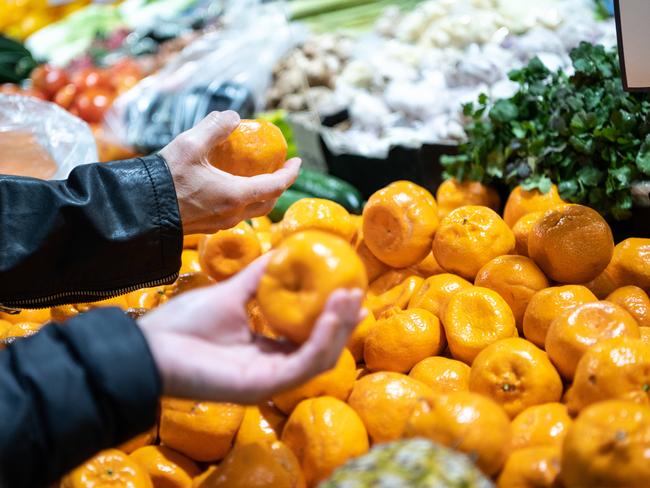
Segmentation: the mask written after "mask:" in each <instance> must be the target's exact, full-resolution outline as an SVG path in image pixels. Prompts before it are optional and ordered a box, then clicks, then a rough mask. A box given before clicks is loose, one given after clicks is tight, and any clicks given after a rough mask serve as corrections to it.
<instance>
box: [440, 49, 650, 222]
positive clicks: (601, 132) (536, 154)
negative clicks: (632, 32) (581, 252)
mask: <svg viewBox="0 0 650 488" xmlns="http://www.w3.org/2000/svg"><path fill="white" fill-rule="evenodd" d="M571 59H572V61H573V66H574V68H575V74H574V75H573V76H570V77H569V76H567V75H566V74H564V73H562V72H559V71H558V72H557V73H551V72H550V71H549V70H548V69H547V68H546V67H545V66H544V64H543V63H542V62H541V61H540V60H539V59H538V58H534V59H533V60H532V61H531V62H530V63H529V64H528V66H526V67H524V68H522V69H520V70H516V71H513V72H511V73H510V79H511V80H513V81H515V82H517V83H518V84H519V90H518V92H517V93H516V94H515V95H514V96H512V97H511V98H509V99H502V100H496V101H494V102H493V103H491V102H490V101H489V100H488V97H487V96H486V95H481V96H480V97H479V99H478V103H476V104H472V103H470V104H467V105H465V106H464V114H465V116H466V117H467V118H468V120H469V122H468V124H467V125H466V127H465V132H466V134H467V138H468V141H467V143H465V144H462V145H461V147H460V152H459V154H458V155H457V156H447V157H444V158H443V159H442V161H441V162H442V165H443V167H444V168H445V174H444V176H445V177H447V178H449V177H455V178H458V179H460V180H464V179H469V180H476V181H481V182H484V183H488V184H489V183H493V182H496V181H502V182H505V183H506V184H507V185H508V186H509V187H510V188H513V187H515V186H516V185H519V184H520V185H522V186H523V187H524V188H525V189H539V190H540V191H542V192H547V191H548V190H549V189H550V188H551V183H555V184H557V185H558V189H559V191H560V195H561V196H562V198H564V199H565V200H568V201H570V202H574V203H582V204H586V205H589V206H591V207H594V208H595V209H597V210H599V211H600V212H601V213H602V214H604V215H607V216H612V217H613V218H615V219H626V218H629V217H630V215H631V210H632V195H631V191H630V187H631V185H632V183H634V182H637V181H642V180H647V179H649V178H648V177H649V176H650V96H648V95H647V94H638V93H626V92H625V91H623V86H622V83H621V75H620V67H619V63H618V55H617V52H616V50H615V49H614V50H606V49H605V48H604V47H602V46H593V45H591V44H588V43H585V42H583V43H581V44H580V46H578V47H577V48H576V49H574V50H573V51H572V52H571Z"/></svg>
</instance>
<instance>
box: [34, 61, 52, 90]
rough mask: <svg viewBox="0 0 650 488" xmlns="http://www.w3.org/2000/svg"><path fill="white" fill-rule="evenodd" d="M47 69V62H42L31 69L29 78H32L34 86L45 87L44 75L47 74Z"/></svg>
mask: <svg viewBox="0 0 650 488" xmlns="http://www.w3.org/2000/svg"><path fill="white" fill-rule="evenodd" d="M48 69H49V66H48V65H47V64H42V65H40V66H37V67H36V68H34V69H33V70H32V73H31V74H30V75H29V78H30V79H31V80H32V85H33V86H34V87H35V88H38V89H39V90H40V89H43V88H45V77H46V76H47V72H48Z"/></svg>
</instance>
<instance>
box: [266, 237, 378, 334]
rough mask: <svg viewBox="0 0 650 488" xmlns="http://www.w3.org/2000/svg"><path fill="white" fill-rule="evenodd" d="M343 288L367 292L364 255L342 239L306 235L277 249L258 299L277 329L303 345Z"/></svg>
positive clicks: (270, 321) (284, 242)
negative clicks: (329, 304)
mask: <svg viewBox="0 0 650 488" xmlns="http://www.w3.org/2000/svg"><path fill="white" fill-rule="evenodd" d="M339 288H347V289H352V288H359V289H361V290H364V291H365V289H366V288H367V281H366V273H365V269H364V267H363V263H362V262H361V260H360V259H359V256H357V254H356V253H355V252H354V249H353V248H352V246H351V245H350V244H349V243H348V242H346V241H345V240H343V239H342V238H340V237H338V236H335V235H332V234H328V233H325V232H321V231H304V232H299V233H297V234H293V235H292V236H289V237H288V238H286V239H285V240H284V241H282V243H281V244H280V245H279V246H278V247H277V249H276V250H275V252H274V253H273V255H272V257H271V259H270V260H269V263H268V266H267V268H266V271H265V273H264V275H263V276H262V279H261V280H260V284H259V287H258V291H257V301H258V302H259V304H260V308H261V310H262V313H263V314H264V316H265V317H266V319H267V320H268V322H269V325H270V326H271V328H272V329H273V330H275V331H276V332H277V333H278V334H280V335H282V336H284V337H286V338H287V339H289V340H291V341H293V342H296V343H302V342H304V341H306V340H307V338H308V337H309V335H310V334H311V330H312V328H313V327H314V323H315V321H316V319H317V317H318V316H319V315H320V313H321V312H322V310H323V308H324V306H325V303H326V301H327V300H328V299H329V296H330V294H331V293H332V292H333V291H335V290H337V289H339Z"/></svg>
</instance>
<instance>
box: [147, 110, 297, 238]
mask: <svg viewBox="0 0 650 488" xmlns="http://www.w3.org/2000/svg"><path fill="white" fill-rule="evenodd" d="M239 122H240V119H239V115H237V113H236V112H233V111H230V110H229V111H226V112H212V113H210V114H209V115H208V116H207V117H205V118H204V119H203V120H202V121H201V122H199V123H198V124H197V125H196V126H195V127H194V128H192V129H190V130H188V131H186V132H183V133H182V134H180V135H179V136H178V137H176V138H175V139H174V140H173V141H172V142H170V143H169V144H168V145H167V146H165V147H164V148H163V149H162V150H161V151H160V153H159V154H160V155H161V156H162V157H163V158H164V159H165V161H167V165H168V166H169V170H170V172H171V174H172V179H173V180H174V186H175V187H176V196H177V198H178V206H179V209H180V213H181V221H182V223H183V232H184V233H185V234H211V233H214V232H216V231H217V230H221V229H229V228H230V227H233V226H235V225H237V224H238V223H239V222H241V221H242V220H246V219H250V218H253V217H259V216H260V215H266V214H267V213H269V212H270V211H271V209H273V207H274V206H275V202H276V200H277V199H278V197H279V196H280V195H281V194H282V192H284V190H286V189H287V188H289V187H290V186H291V185H292V184H293V182H294V181H295V179H296V178H297V177H298V170H299V169H300V159H297V158H294V159H291V160H289V161H287V162H286V164H285V165H284V167H283V168H280V169H279V170H278V171H276V172H275V173H271V174H262V175H258V176H252V177H248V178H247V177H243V176H235V175H231V174H230V173H226V172H225V171H222V170H220V169H217V168H215V167H214V166H212V165H211V164H210V163H209V162H208V160H207V155H208V154H209V152H210V150H211V149H212V148H213V147H214V146H215V145H216V144H218V143H220V142H222V141H224V140H225V139H226V138H227V137H228V136H229V135H230V133H231V132H232V131H233V130H235V128H236V127H237V126H238V125H239Z"/></svg>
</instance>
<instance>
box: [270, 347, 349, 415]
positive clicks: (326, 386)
mask: <svg viewBox="0 0 650 488" xmlns="http://www.w3.org/2000/svg"><path fill="white" fill-rule="evenodd" d="M356 376H357V365H356V362H355V361H354V358H353V357H352V354H351V353H350V351H348V350H347V349H343V352H342V353H341V356H340V357H339V360H338V361H337V363H336V366H334V368H332V369H330V370H329V371H325V372H324V373H321V374H319V375H318V376H316V377H314V378H312V379H311V380H309V381H308V382H307V383H304V384H302V385H300V386H297V387H295V388H292V389H290V390H288V391H285V392H283V393H280V394H278V395H275V396H274V397H273V403H274V404H275V406H276V407H278V408H279V409H280V410H282V411H283V412H284V413H287V414H289V413H291V412H292V410H293V409H294V408H295V407H296V405H298V404H299V403H300V402H301V401H303V400H306V399H307V398H314V397H318V396H330V397H334V398H338V399H339V400H346V399H347V397H348V395H349V394H350V390H352V385H354V380H355V379H356Z"/></svg>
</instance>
